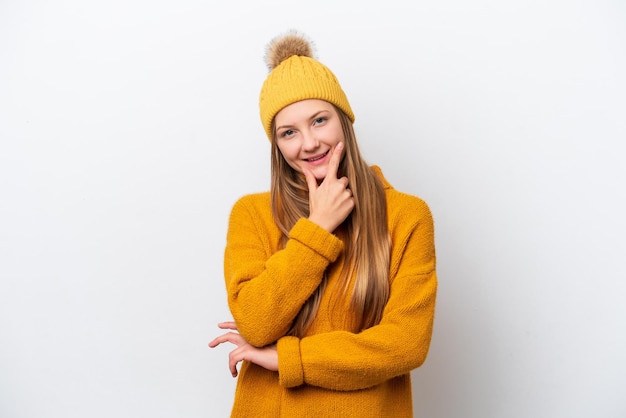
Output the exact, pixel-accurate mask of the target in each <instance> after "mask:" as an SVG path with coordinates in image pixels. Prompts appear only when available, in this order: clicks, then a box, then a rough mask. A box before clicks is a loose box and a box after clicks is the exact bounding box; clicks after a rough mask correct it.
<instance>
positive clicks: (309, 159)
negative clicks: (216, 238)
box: [304, 151, 328, 163]
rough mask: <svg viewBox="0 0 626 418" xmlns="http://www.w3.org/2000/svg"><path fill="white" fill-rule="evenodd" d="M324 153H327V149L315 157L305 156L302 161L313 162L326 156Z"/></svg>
mask: <svg viewBox="0 0 626 418" xmlns="http://www.w3.org/2000/svg"><path fill="white" fill-rule="evenodd" d="M326 155H328V151H326V152H325V153H323V154H322V155H318V156H317V157H313V158H306V159H305V160H304V161H308V162H310V163H311V162H313V161H317V160H321V159H322V158H324V157H326Z"/></svg>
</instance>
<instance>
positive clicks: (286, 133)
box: [280, 129, 294, 138]
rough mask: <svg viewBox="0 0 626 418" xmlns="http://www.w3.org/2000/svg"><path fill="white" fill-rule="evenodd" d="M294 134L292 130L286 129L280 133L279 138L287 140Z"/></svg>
mask: <svg viewBox="0 0 626 418" xmlns="http://www.w3.org/2000/svg"><path fill="white" fill-rule="evenodd" d="M293 134H294V130H293V129H287V130H285V131H283V132H281V133H280V137H281V138H288V137H290V136H292V135H293Z"/></svg>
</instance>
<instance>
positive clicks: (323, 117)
mask: <svg viewBox="0 0 626 418" xmlns="http://www.w3.org/2000/svg"><path fill="white" fill-rule="evenodd" d="M327 120H328V118H327V117H325V116H320V117H319V118H316V119H315V120H314V121H313V124H314V125H319V124H321V123H324V122H326V121H327Z"/></svg>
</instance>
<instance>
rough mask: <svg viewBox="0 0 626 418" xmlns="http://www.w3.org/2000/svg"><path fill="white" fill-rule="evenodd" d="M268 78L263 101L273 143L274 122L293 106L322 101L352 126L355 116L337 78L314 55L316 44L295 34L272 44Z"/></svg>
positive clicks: (263, 118)
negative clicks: (300, 102)
mask: <svg viewBox="0 0 626 418" xmlns="http://www.w3.org/2000/svg"><path fill="white" fill-rule="evenodd" d="M264 59H265V63H266V64H267V67H268V69H269V70H270V73H269V74H268V76H267V78H266V79H265V82H264V83H263V87H262V88H261V94H260V97H259V110H260V114H261V122H262V124H263V128H264V129H265V133H266V134H267V137H268V138H269V139H270V140H271V139H272V121H273V120H274V117H275V116H276V114H277V113H278V112H280V110H281V109H283V108H284V107H286V106H289V105H290V104H292V103H295V102H299V101H301V100H307V99H319V100H324V101H327V102H329V103H332V104H334V105H335V106H337V107H338V108H340V109H341V110H342V111H343V112H344V113H346V115H348V117H349V118H350V120H351V121H352V122H354V113H353V112H352V108H351V107H350V103H349V102H348V98H347V97H346V94H345V93H344V91H343V90H342V89H341V86H340V85H339V81H338V80H337V78H336V77H335V75H334V74H333V73H332V71H330V69H329V68H328V67H326V66H325V65H324V64H322V63H321V62H319V61H317V59H316V58H315V54H314V48H313V43H312V42H311V41H309V40H308V39H307V38H306V37H305V36H304V35H302V34H300V33H298V32H296V31H294V30H291V31H289V32H287V33H286V34H284V35H281V36H277V37H275V38H274V39H272V40H271V41H270V43H269V44H268V45H267V47H266V51H265V57H264Z"/></svg>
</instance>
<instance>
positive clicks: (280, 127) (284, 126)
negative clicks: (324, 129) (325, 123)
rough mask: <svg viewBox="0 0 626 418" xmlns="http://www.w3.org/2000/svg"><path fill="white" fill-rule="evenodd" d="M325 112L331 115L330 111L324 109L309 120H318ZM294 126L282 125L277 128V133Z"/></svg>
mask: <svg viewBox="0 0 626 418" xmlns="http://www.w3.org/2000/svg"><path fill="white" fill-rule="evenodd" d="M324 112H328V113H330V110H327V109H322V110H320V111H318V112H315V113H313V114H312V115H311V116H310V117H309V120H313V119H317V118H318V117H319V116H320V114H322V113H324ZM292 126H293V125H280V126H277V127H276V132H278V131H279V130H281V129H285V128H291V127H292Z"/></svg>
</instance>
